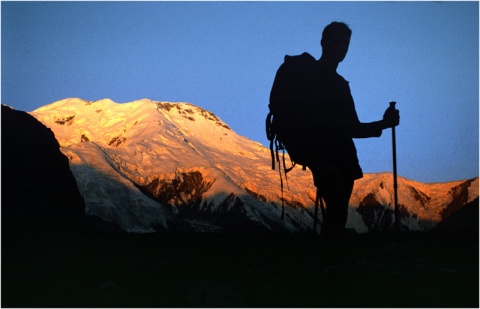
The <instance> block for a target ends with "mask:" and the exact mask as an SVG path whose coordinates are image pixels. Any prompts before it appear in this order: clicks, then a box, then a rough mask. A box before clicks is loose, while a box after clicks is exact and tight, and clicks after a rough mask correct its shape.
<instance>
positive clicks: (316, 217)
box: [313, 188, 320, 234]
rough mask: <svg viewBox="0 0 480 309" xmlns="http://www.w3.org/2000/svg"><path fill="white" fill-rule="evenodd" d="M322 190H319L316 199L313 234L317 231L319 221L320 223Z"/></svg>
mask: <svg viewBox="0 0 480 309" xmlns="http://www.w3.org/2000/svg"><path fill="white" fill-rule="evenodd" d="M319 192H320V189H318V188H317V197H316V198H315V216H314V217H313V233H314V234H315V232H316V230H317V221H318V200H319V199H320V194H319Z"/></svg>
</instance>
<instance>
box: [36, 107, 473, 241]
mask: <svg viewBox="0 0 480 309" xmlns="http://www.w3.org/2000/svg"><path fill="white" fill-rule="evenodd" d="M30 114H31V115H32V116H34V117H35V118H37V119H38V120H39V121H40V122H42V123H43V124H44V125H45V126H47V127H49V128H50V129H51V130H52V131H53V132H54V134H55V137H56V139H57V140H58V142H59V144H60V146H61V151H62V152H63V153H64V154H65V155H66V156H67V157H68V159H69V163H70V168H71V170H72V172H73V174H74V176H75V178H76V180H77V184H78V187H79V191H80V193H81V195H82V196H83V198H84V200H85V204H86V214H87V215H88V216H90V217H92V218H95V219H96V220H97V221H98V222H99V224H102V225H104V226H107V227H109V228H113V229H118V230H122V231H127V232H137V233H148V232H154V231H158V230H185V229H194V230H199V231H265V230H270V231H286V232H303V231H307V230H309V229H311V227H312V225H313V215H312V214H313V209H314V200H315V193H316V191H315V187H314V186H313V181H312V177H311V173H310V172H309V171H308V170H307V171H303V170H302V169H301V168H295V169H293V170H292V171H291V172H290V173H289V174H288V182H287V183H284V185H285V188H284V191H283V198H284V201H285V209H284V211H285V216H284V219H283V220H282V219H281V214H282V206H281V205H282V202H281V199H282V191H281V189H280V178H279V172H278V169H277V170H275V171H274V170H272V169H271V158H270V151H269V149H267V148H266V147H264V146H263V145H261V144H260V143H257V142H254V141H252V140H249V139H248V138H246V137H243V136H240V135H238V134H236V133H235V132H234V131H233V130H231V128H230V127H229V126H228V125H227V124H225V123H224V122H223V121H221V120H220V119H219V118H218V117H217V116H215V115H214V114H213V113H211V112H208V111H206V110H204V109H202V108H200V107H197V106H194V105H192V104H189V103H168V102H156V101H151V100H148V99H143V100H139V101H134V102H130V103H124V104H117V103H115V102H113V101H111V100H108V99H104V100H100V101H96V102H89V101H84V100H81V99H76V98H72V99H65V100H61V101H58V102H55V103H52V104H49V105H46V106H44V107H41V108H39V109H37V110H35V111H33V112H31V113H30ZM392 184H393V179H392V175H391V174H390V173H381V174H367V175H365V176H364V178H363V179H360V180H357V181H356V182H355V187H354V191H353V194H352V198H351V200H350V206H351V207H350V209H349V219H348V222H347V227H348V228H352V229H355V230H356V231H358V232H366V231H369V230H372V229H387V228H391V227H392V226H393V224H394V216H393V202H392V201H393V185H392ZM398 194H399V204H400V208H401V214H402V219H401V224H402V226H404V227H405V228H408V229H409V230H426V229H430V228H432V227H433V226H435V225H436V224H437V223H438V222H441V221H442V220H444V219H445V218H447V217H449V216H450V215H451V214H452V213H453V212H455V211H456V210H458V209H460V208H462V206H464V205H465V204H467V203H469V202H472V201H473V200H475V199H476V198H478V177H477V178H474V179H470V180H465V181H455V182H449V183H435V184H426V183H420V182H416V181H413V180H408V179H405V178H402V177H399V179H398ZM321 220H322V219H321V215H320V222H321Z"/></svg>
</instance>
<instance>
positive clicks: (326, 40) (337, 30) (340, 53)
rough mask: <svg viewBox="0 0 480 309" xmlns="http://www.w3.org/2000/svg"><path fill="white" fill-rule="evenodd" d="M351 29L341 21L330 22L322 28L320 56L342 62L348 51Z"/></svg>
mask: <svg viewBox="0 0 480 309" xmlns="http://www.w3.org/2000/svg"><path fill="white" fill-rule="evenodd" d="M351 36H352V30H350V28H349V27H348V26H347V25H346V24H345V23H341V22H336V21H334V22H332V23H331V24H329V25H328V26H326V27H325V29H323V33H322V40H321V41H320V44H321V46H322V56H324V57H325V58H328V59H329V60H331V61H335V62H337V63H339V62H342V61H343V59H344V58H345V56H346V55H347V52H348V46H349V45H350V37H351Z"/></svg>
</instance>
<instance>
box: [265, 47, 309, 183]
mask: <svg viewBox="0 0 480 309" xmlns="http://www.w3.org/2000/svg"><path fill="white" fill-rule="evenodd" d="M314 64H315V58H313V56H311V55H310V54H308V53H303V54H302V55H300V56H288V55H287V56H285V61H284V63H283V64H282V65H281V66H280V68H279V69H278V71H277V74H276V75H275V80H274V82H273V86H272V90H271V92H270V103H269V105H268V107H269V113H268V115H267V118H266V134H267V138H268V140H269V141H270V153H271V157H272V169H273V170H274V169H275V161H277V162H278V163H279V166H280V162H281V161H280V156H279V154H278V153H279V151H283V159H282V162H283V167H284V171H285V174H286V173H288V172H289V171H290V170H292V169H293V167H294V166H295V165H296V164H300V165H303V169H306V166H307V165H308V163H309V155H311V153H312V151H313V150H314V145H312V143H311V139H310V138H309V136H310V134H309V133H310V132H311V131H310V128H309V127H310V126H309V121H308V115H309V114H311V112H312V108H311V105H312V101H313V100H314V98H313V93H312V91H311V89H312V83H313V82H314V75H313V74H314V72H313V68H314ZM285 151H286V152H287V153H288V154H289V156H290V159H291V161H292V166H291V167H290V168H286V165H285Z"/></svg>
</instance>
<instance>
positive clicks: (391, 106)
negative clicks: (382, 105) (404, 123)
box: [390, 101, 397, 109]
mask: <svg viewBox="0 0 480 309" xmlns="http://www.w3.org/2000/svg"><path fill="white" fill-rule="evenodd" d="M395 104H397V102H394V101H393V102H390V108H393V109H395Z"/></svg>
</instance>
